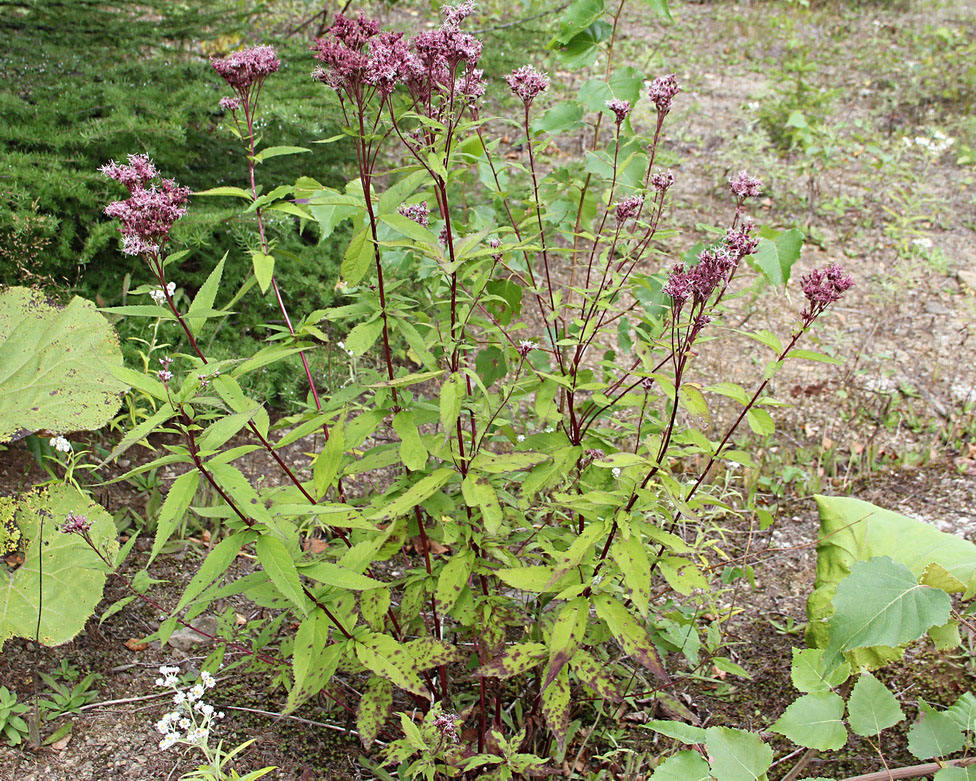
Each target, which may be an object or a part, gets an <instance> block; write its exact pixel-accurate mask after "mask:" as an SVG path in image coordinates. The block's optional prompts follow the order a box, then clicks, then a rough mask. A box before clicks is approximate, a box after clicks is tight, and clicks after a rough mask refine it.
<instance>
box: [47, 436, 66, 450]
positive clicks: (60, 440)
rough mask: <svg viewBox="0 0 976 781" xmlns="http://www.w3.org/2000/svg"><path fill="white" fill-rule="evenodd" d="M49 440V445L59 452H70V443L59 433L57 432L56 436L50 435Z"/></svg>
mask: <svg viewBox="0 0 976 781" xmlns="http://www.w3.org/2000/svg"><path fill="white" fill-rule="evenodd" d="M49 442H50V445H51V447H53V448H54V449H55V450H57V451H58V452H59V453H70V452H71V443H70V442H69V441H68V440H67V439H65V438H64V437H63V436H61V435H60V434H58V435H57V436H56V437H51V439H50V440H49Z"/></svg>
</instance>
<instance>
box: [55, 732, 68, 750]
mask: <svg viewBox="0 0 976 781" xmlns="http://www.w3.org/2000/svg"><path fill="white" fill-rule="evenodd" d="M70 742H71V733H70V732H69V733H68V734H67V735H65V736H64V737H63V738H61V740H58V741H55V742H54V743H52V744H51V748H53V749H54V750H55V751H64V750H65V749H66V748H67V747H68V744H69V743H70Z"/></svg>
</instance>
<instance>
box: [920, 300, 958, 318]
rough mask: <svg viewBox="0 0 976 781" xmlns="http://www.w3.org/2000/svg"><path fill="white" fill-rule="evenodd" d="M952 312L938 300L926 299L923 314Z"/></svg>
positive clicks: (946, 313)
mask: <svg viewBox="0 0 976 781" xmlns="http://www.w3.org/2000/svg"><path fill="white" fill-rule="evenodd" d="M951 312H952V310H951V309H949V307H947V306H946V305H945V304H943V303H941V302H939V301H926V302H925V314H927V315H948V314H950V313H951Z"/></svg>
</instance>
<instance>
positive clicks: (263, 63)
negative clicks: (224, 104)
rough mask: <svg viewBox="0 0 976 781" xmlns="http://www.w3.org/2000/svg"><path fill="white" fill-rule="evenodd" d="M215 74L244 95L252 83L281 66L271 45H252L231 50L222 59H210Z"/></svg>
mask: <svg viewBox="0 0 976 781" xmlns="http://www.w3.org/2000/svg"><path fill="white" fill-rule="evenodd" d="M210 64H211V65H212V66H213V69H214V70H215V71H217V75H219V76H220V78H222V79H223V80H224V81H226V82H227V83H228V84H229V85H230V86H231V87H232V88H233V89H234V90H235V91H236V92H237V93H238V94H240V95H244V94H246V93H247V91H248V89H249V88H250V87H251V85H252V84H255V83H257V84H260V83H261V82H263V81H264V80H265V79H266V78H267V77H268V76H270V75H271V74H272V73H276V72H277V71H278V68H280V67H281V60H279V59H278V55H277V54H276V53H275V50H274V47H273V46H252V47H251V48H250V49H242V50H241V51H238V52H233V53H231V54H229V55H227V56H226V57H224V58H223V59H218V58H216V57H215V58H213V59H211V60H210Z"/></svg>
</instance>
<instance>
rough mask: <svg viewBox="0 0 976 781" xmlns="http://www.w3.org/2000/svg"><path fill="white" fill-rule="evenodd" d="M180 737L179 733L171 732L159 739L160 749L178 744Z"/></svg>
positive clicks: (163, 749)
mask: <svg viewBox="0 0 976 781" xmlns="http://www.w3.org/2000/svg"><path fill="white" fill-rule="evenodd" d="M179 739H180V736H179V735H177V734H176V733H175V732H170V733H169V734H168V735H167V736H166V737H164V738H163V739H162V740H161V741H159V750H160V751H165V750H166V749H168V748H170V747H171V746H174V745H176V743H177V742H178V741H179Z"/></svg>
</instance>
